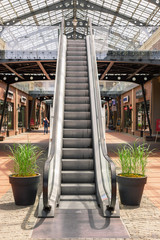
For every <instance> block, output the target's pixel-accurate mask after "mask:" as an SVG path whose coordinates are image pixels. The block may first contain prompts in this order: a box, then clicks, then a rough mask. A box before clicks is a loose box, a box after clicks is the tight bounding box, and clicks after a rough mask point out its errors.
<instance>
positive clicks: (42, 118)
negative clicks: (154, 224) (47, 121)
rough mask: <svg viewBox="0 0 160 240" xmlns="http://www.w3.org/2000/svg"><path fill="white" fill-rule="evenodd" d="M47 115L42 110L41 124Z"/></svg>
mask: <svg viewBox="0 0 160 240" xmlns="http://www.w3.org/2000/svg"><path fill="white" fill-rule="evenodd" d="M44 118H45V116H44V112H41V124H42V123H43V120H44Z"/></svg>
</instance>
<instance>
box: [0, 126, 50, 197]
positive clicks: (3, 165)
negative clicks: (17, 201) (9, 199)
mask: <svg viewBox="0 0 160 240" xmlns="http://www.w3.org/2000/svg"><path fill="white" fill-rule="evenodd" d="M48 140H49V134H45V135H44V133H43V129H42V130H39V131H34V132H29V133H23V134H20V135H17V136H13V137H8V138H5V140H4V141H3V142H0V198H1V197H2V196H3V195H4V194H5V193H6V192H7V191H8V190H9V189H10V187H11V186H10V183H9V179H8V175H9V174H11V169H12V163H11V162H12V161H11V160H10V158H9V150H8V145H9V144H14V143H27V142H31V143H37V144H44V145H46V146H48Z"/></svg>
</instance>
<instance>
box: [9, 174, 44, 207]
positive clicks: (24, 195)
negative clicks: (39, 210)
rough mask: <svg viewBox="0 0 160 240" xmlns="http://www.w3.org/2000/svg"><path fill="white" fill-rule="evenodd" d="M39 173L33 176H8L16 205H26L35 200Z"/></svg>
mask: <svg viewBox="0 0 160 240" xmlns="http://www.w3.org/2000/svg"><path fill="white" fill-rule="evenodd" d="M39 180H40V174H37V175H36V176H33V177H14V176H13V175H10V176H9V182H10V183H11V186H12V191H13V196H14V200H15V204H16V205H21V206H27V205H32V204H34V202H35V198H36V194H37V189H38V183H39Z"/></svg>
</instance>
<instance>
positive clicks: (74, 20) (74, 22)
mask: <svg viewBox="0 0 160 240" xmlns="http://www.w3.org/2000/svg"><path fill="white" fill-rule="evenodd" d="M72 23H73V26H74V27H77V23H78V20H77V19H76V18H74V19H73V21H72Z"/></svg>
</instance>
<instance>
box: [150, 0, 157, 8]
mask: <svg viewBox="0 0 160 240" xmlns="http://www.w3.org/2000/svg"><path fill="white" fill-rule="evenodd" d="M147 2H149V3H152V4H153V5H156V6H157V7H160V2H158V1H155V0H147Z"/></svg>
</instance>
